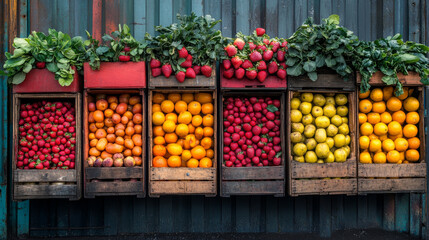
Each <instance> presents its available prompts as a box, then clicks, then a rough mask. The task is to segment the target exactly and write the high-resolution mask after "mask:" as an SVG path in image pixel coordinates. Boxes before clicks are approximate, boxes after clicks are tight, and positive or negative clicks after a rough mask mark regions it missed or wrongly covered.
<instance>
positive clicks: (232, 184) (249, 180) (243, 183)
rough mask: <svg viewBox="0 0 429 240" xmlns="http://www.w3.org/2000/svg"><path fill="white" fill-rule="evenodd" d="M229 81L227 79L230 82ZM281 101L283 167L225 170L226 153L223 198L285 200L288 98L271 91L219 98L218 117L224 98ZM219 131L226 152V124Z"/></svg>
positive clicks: (227, 94)
mask: <svg viewBox="0 0 429 240" xmlns="http://www.w3.org/2000/svg"><path fill="white" fill-rule="evenodd" d="M227 80H228V79H227ZM230 96H233V97H243V96H244V97H261V96H264V97H279V98H280V101H281V109H280V112H281V117H280V121H281V127H280V132H281V136H280V138H281V140H282V143H281V144H282V152H283V154H282V157H281V158H282V165H281V166H269V167H241V168H234V167H226V166H225V165H224V163H223V162H224V161H223V153H220V154H219V159H220V161H219V168H220V169H221V171H220V196H222V197H229V196H231V195H274V196H275V197H282V196H284V195H285V165H286V162H285V159H286V158H285V154H286V150H285V149H286V148H285V136H284V132H285V130H284V129H285V126H284V119H285V116H284V114H285V108H286V102H285V94H284V93H283V92H272V91H265V92H264V91H255V90H253V91H250V92H249V91H247V92H246V90H243V89H242V90H241V91H238V90H236V91H224V92H222V95H221V97H220V98H219V114H222V113H223V101H224V100H223V99H224V97H230ZM219 126H220V127H219V129H220V133H222V134H220V135H219V137H220V148H219V149H221V151H222V150H223V132H224V128H223V121H222V120H221V121H220V122H219Z"/></svg>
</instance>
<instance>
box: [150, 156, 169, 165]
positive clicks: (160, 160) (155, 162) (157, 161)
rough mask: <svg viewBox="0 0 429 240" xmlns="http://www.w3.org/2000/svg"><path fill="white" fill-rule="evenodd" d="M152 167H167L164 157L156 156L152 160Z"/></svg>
mask: <svg viewBox="0 0 429 240" xmlns="http://www.w3.org/2000/svg"><path fill="white" fill-rule="evenodd" d="M152 167H168V165H167V160H166V159H165V158H164V157H161V156H156V157H154V158H153V159H152Z"/></svg>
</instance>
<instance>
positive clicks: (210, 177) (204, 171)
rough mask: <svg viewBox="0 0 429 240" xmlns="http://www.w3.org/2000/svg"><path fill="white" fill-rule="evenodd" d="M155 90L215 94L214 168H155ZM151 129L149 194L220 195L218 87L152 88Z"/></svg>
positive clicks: (149, 126) (150, 98) (157, 195)
mask: <svg viewBox="0 0 429 240" xmlns="http://www.w3.org/2000/svg"><path fill="white" fill-rule="evenodd" d="M154 92H160V93H163V94H168V93H198V92H208V93H212V94H213V105H214V111H213V112H214V114H213V115H214V126H213V130H214V136H213V144H214V147H213V151H214V158H213V167H211V168H187V167H179V168H170V167H164V168H158V167H152V159H153V154H152V148H153V128H152V97H153V94H154ZM148 113H149V114H148V116H149V117H148V118H149V119H148V123H149V125H148V129H149V136H148V138H147V140H148V141H149V147H148V152H149V153H148V161H149V163H148V166H149V196H150V197H159V196H161V195H205V196H206V197H214V196H216V194H217V188H216V179H217V171H216V170H217V165H216V164H217V137H216V136H217V135H216V134H217V124H216V123H217V102H216V90H197V89H186V90H171V89H163V90H160V89H159V90H149V99H148Z"/></svg>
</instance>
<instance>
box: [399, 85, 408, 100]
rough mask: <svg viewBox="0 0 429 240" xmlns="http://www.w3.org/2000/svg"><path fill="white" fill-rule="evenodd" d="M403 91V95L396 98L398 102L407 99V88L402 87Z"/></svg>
mask: <svg viewBox="0 0 429 240" xmlns="http://www.w3.org/2000/svg"><path fill="white" fill-rule="evenodd" d="M403 90H404V93H403V94H401V95H400V96H398V98H399V99H400V100H405V98H407V97H408V88H406V87H404V88H403Z"/></svg>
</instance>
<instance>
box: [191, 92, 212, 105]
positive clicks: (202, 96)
mask: <svg viewBox="0 0 429 240" xmlns="http://www.w3.org/2000/svg"><path fill="white" fill-rule="evenodd" d="M195 100H196V101H197V102H200V103H202V104H204V103H211V102H213V95H212V94H210V93H197V94H195Z"/></svg>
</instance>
